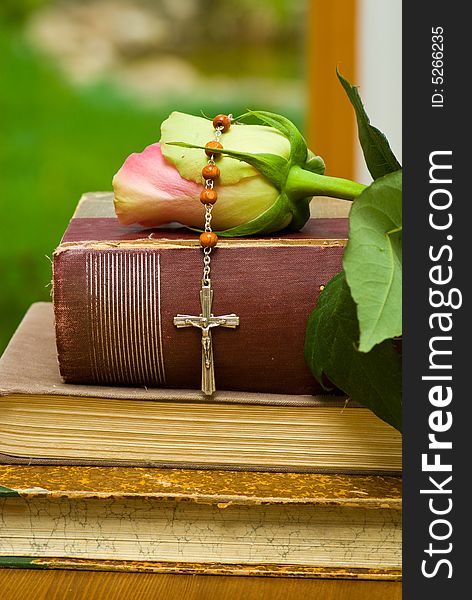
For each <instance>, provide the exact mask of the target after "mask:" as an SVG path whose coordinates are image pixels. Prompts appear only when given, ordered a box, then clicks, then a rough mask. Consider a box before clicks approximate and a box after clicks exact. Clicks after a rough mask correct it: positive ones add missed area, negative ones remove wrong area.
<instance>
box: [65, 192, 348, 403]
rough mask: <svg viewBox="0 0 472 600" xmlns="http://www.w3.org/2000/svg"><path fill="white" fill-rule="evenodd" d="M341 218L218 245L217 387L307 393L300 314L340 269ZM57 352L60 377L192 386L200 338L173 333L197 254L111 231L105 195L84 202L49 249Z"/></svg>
mask: <svg viewBox="0 0 472 600" xmlns="http://www.w3.org/2000/svg"><path fill="white" fill-rule="evenodd" d="M346 238H347V219H345V218H318V219H311V220H309V222H308V223H307V224H306V225H305V227H304V228H303V230H302V231H301V232H298V233H287V234H276V235H272V236H268V237H267V236H266V237H259V238H244V239H243V238H231V239H225V238H222V239H220V243H219V244H218V247H217V248H215V249H214V252H213V254H212V256H213V258H212V280H213V281H214V282H215V284H216V282H218V285H217V286H215V287H217V291H216V292H215V295H214V302H213V313H214V314H215V315H226V314H229V313H235V314H237V315H238V317H239V326H238V327H237V328H236V329H231V330H230V329H224V328H222V327H218V328H217V331H214V335H213V354H214V361H215V373H216V380H217V388H218V389H227V390H235V391H251V392H267V393H285V394H313V393H319V392H320V391H321V388H320V386H319V384H318V383H317V382H316V381H315V379H314V378H313V377H312V375H311V373H310V371H309V369H308V367H307V365H306V364H305V361H304V356H303V346H304V338H305V328H306V323H307V319H308V316H309V314H310V312H311V311H312V310H313V308H314V306H315V304H316V300H317V298H318V296H319V293H320V290H321V289H322V288H323V286H324V285H325V284H326V283H328V281H329V280H330V279H331V278H332V277H333V276H334V275H335V274H336V273H338V272H339V271H340V270H341V269H342V265H341V261H342V255H343V251H344V246H345V243H346ZM53 285H54V309H55V316H56V333H57V348H58V354H59V364H60V369H61V374H62V376H63V378H64V379H65V381H68V382H74V383H88V384H90V383H95V384H102V385H139V386H142V385H146V386H153V387H167V388H189V389H199V388H200V385H201V381H200V380H201V332H200V330H196V329H195V328H194V327H190V328H188V329H178V328H177V327H176V326H175V325H174V317H175V316H176V315H177V314H182V313H183V314H187V315H199V314H200V312H201V306H200V299H199V295H198V290H199V289H200V287H201V248H200V246H199V242H198V236H196V235H195V234H194V233H193V232H191V231H189V230H185V229H182V228H174V229H172V228H170V229H169V228H167V229H160V228H158V229H143V228H141V227H137V226H131V227H124V226H122V225H120V224H119V222H118V220H117V219H116V216H115V214H114V210H113V202H112V195H111V194H86V195H85V196H83V198H82V200H81V201H80V203H79V206H78V208H77V210H76V212H75V215H74V217H73V218H72V220H71V222H70V224H69V226H68V228H67V230H66V232H65V234H64V236H63V238H62V241H61V243H60V245H59V247H58V248H57V250H56V251H55V253H54V281H53Z"/></svg>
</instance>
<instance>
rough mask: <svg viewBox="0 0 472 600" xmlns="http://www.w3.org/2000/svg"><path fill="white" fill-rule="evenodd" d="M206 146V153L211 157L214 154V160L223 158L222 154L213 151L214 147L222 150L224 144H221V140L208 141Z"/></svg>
mask: <svg viewBox="0 0 472 600" xmlns="http://www.w3.org/2000/svg"><path fill="white" fill-rule="evenodd" d="M205 148H207V149H206V150H205V154H206V155H207V156H208V157H210V156H213V159H214V160H218V159H219V158H221V154H217V153H216V154H215V152H212V150H213V148H220V150H221V149H222V148H223V144H220V142H216V141H211V142H208V143H207V144H205Z"/></svg>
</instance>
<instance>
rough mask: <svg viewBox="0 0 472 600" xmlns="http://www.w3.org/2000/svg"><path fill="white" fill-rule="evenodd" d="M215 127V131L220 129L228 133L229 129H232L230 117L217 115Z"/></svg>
mask: <svg viewBox="0 0 472 600" xmlns="http://www.w3.org/2000/svg"><path fill="white" fill-rule="evenodd" d="M213 127H214V128H215V129H217V128H220V129H221V131H222V132H223V133H225V131H228V129H229V128H230V127H231V119H230V118H229V117H228V115H216V117H215V118H214V119H213Z"/></svg>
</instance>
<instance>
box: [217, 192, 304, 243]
mask: <svg viewBox="0 0 472 600" xmlns="http://www.w3.org/2000/svg"><path fill="white" fill-rule="evenodd" d="M292 218H293V217H292V211H291V203H290V201H289V199H288V198H287V196H286V195H285V193H283V192H282V193H281V194H280V196H279V197H278V198H277V200H276V201H275V202H274V204H273V205H272V206H270V207H269V208H268V209H267V210H266V211H264V212H263V213H262V214H260V215H259V216H258V217H256V218H255V219H253V220H252V221H248V222H247V223H243V224H242V225H237V226H236V227H232V228H231V229H226V230H225V231H217V232H216V233H217V234H218V235H219V236H220V237H242V236H245V235H255V234H257V233H272V232H274V231H281V230H282V229H285V228H286V227H287V226H288V225H289V224H290V222H291V221H292Z"/></svg>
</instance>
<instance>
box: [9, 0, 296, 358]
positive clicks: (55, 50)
mask: <svg viewBox="0 0 472 600" xmlns="http://www.w3.org/2000/svg"><path fill="white" fill-rule="evenodd" d="M306 8H307V7H306V1H305V0H258V1H257V2H254V1H253V0H225V1H224V2H214V1H213V0H211V1H210V0H178V1H177V0H154V1H151V0H149V1H146V0H134V1H133V0H120V1H115V0H96V1H88V2H87V1H78V0H62V1H59V0H18V1H16V0H2V2H1V3H0V74H1V84H0V208H1V213H0V214H1V237H0V282H1V283H0V290H1V291H0V352H1V351H2V350H3V348H4V347H5V346H6V344H7V343H8V340H9V339H10V337H11V335H12V333H13V331H14V329H15V328H16V326H17V325H18V323H19V321H20V320H21V318H22V316H23V314H24V312H25V311H26V309H27V308H28V306H29V305H30V304H31V303H32V302H36V301H40V300H48V299H49V298H50V291H51V284H50V280H51V264H50V258H51V256H52V253H53V252H54V248H55V247H56V246H57V244H58V242H59V240H60V238H61V235H62V233H63V231H64V229H65V227H66V225H67V222H68V220H69V219H70V217H71V215H72V213H73V211H74V208H75V205H76V203H77V201H78V199H79V197H80V195H81V194H82V193H83V192H85V191H96V190H110V189H111V179H112V177H113V174H114V173H115V172H116V171H117V170H118V169H119V167H120V166H121V164H122V163H123V161H124V159H125V158H126V157H127V156H128V154H130V153H131V152H134V151H140V150H142V149H143V148H144V147H145V146H146V145H148V144H150V143H152V142H154V141H156V140H158V139H159V127H160V123H161V122H162V120H164V119H165V118H166V117H167V115H168V114H169V112H171V111H172V110H181V111H184V112H190V113H194V114H200V112H201V111H203V112H204V113H205V114H207V115H212V114H217V113H220V112H232V113H234V114H238V113H240V112H243V111H244V110H245V109H246V108H248V107H249V108H258V109H265V110H272V111H275V112H280V113H283V114H285V115H286V116H288V117H289V118H291V119H292V120H293V121H294V122H295V123H296V124H297V125H298V126H299V127H301V128H302V129H303V119H304V111H305V86H304V62H303V58H304V54H305V53H304V38H305V33H304V29H303V28H304V22H305V11H306Z"/></svg>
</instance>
